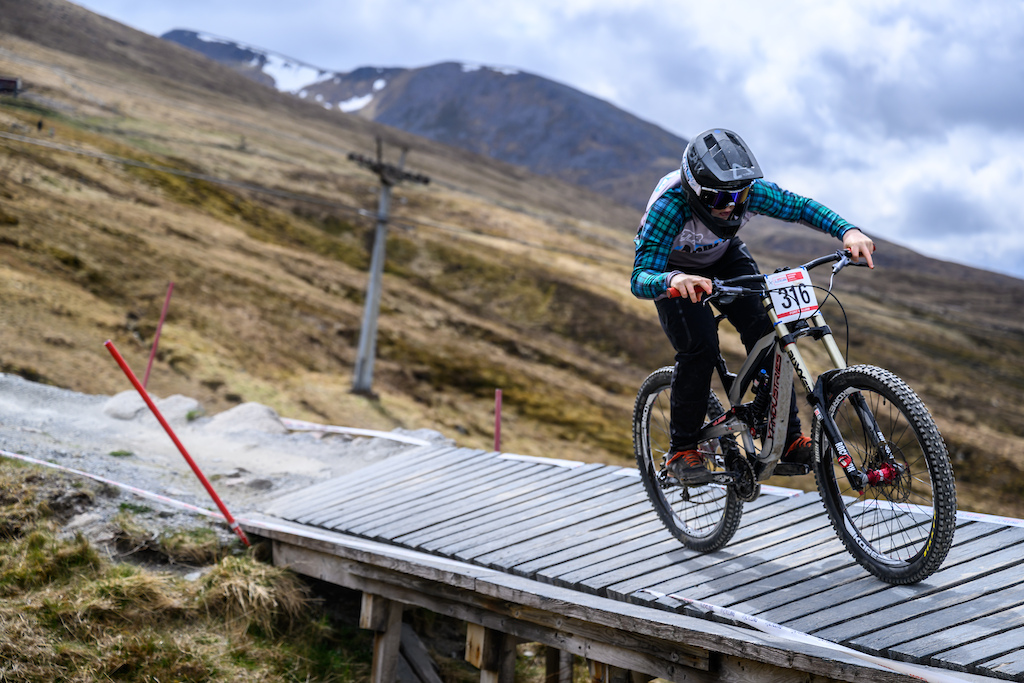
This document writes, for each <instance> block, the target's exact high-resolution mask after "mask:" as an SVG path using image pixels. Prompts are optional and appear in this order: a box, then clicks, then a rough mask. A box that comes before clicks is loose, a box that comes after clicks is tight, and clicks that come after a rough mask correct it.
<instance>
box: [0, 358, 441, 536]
mask: <svg viewBox="0 0 1024 683" xmlns="http://www.w3.org/2000/svg"><path fill="white" fill-rule="evenodd" d="M155 403H156V405H157V407H158V408H159V410H160V411H161V413H162V414H163V416H164V418H165V419H166V420H167V421H168V423H170V425H171V426H172V428H173V429H174V430H175V433H176V434H177V436H178V438H179V439H180V441H181V442H182V444H183V445H184V446H185V448H186V449H187V450H188V452H189V454H190V455H191V456H192V458H193V459H194V460H195V462H196V464H197V465H198V466H199V467H200V468H201V469H202V470H203V473H204V474H205V475H206V477H207V478H208V479H209V480H210V481H211V483H212V484H213V486H214V488H215V489H216V490H217V492H218V494H219V495H220V496H221V498H222V499H223V500H224V502H225V504H226V505H227V507H228V509H229V510H230V511H231V513H232V514H233V515H234V516H236V517H239V516H244V515H245V513H246V512H258V511H260V509H261V507H263V506H264V504H265V503H266V502H268V501H270V500H271V499H273V498H276V497H277V496H280V495H283V494H284V493H287V492H289V491H293V490H296V489H300V488H302V487H304V486H308V485H311V484H313V483H315V482H319V481H323V480H325V479H329V478H333V477H338V476H341V475H343V474H345V473H348V472H352V471H354V470H357V469H359V468H361V467H365V466H366V465H369V464H371V463H375V462H379V461H381V460H383V459H386V458H389V457H391V456H392V455H395V454H397V453H401V452H403V451H405V450H407V449H410V448H417V447H418V446H415V445H411V444H409V443H403V442H399V441H394V440H391V439H386V438H367V437H355V438H352V437H350V436H347V435H342V434H320V433H316V432H289V431H288V430H287V429H286V428H285V426H284V425H283V424H282V422H281V419H280V417H279V416H278V415H277V413H275V412H274V410H272V409H271V408H269V407H267V406H264V405H260V404H258V403H244V404H241V405H239V406H237V407H235V408H232V409H230V410H227V411H224V412H222V413H219V414H217V415H213V416H209V417H206V416H201V414H202V406H200V405H199V403H198V402H196V401H195V400H194V399H191V398H188V397H185V396H180V395H176V396H170V397H167V398H163V399H156V400H155ZM197 416H198V417H197ZM395 434H401V435H405V436H412V437H416V438H418V439H421V440H423V441H426V442H430V443H446V442H448V440H447V439H445V437H444V436H443V435H442V434H440V433H438V432H436V431H433V430H428V429H421V430H415V431H408V430H396V431H395ZM0 449H3V450H5V451H10V452H12V453H17V454H21V455H26V456H29V457H31V458H35V459H37V460H42V461H46V462H51V463H53V464H55V465H59V466H61V467H66V468H71V469H75V470H80V471H83V472H88V473H90V474H93V475H96V476H99V477H103V478H105V479H109V480H113V481H115V482H119V483H122V484H126V485H129V486H134V487H136V488H140V489H143V490H145V491H149V492H152V493H155V494H158V495H161V496H167V497H169V498H173V499H175V500H180V501H182V502H185V503H188V504H191V505H197V506H199V507H203V508H208V509H215V507H214V504H213V502H212V501H211V500H210V497H209V496H208V495H207V493H206V491H205V489H203V487H202V485H201V484H200V482H199V481H198V479H197V478H196V477H195V475H194V474H193V473H192V471H191V469H190V468H189V466H188V464H187V463H186V461H185V459H184V458H183V457H182V456H181V454H180V453H179V452H178V450H177V448H176V447H175V446H174V444H173V443H172V441H171V440H170V438H169V437H168V436H167V434H166V433H165V432H164V430H163V428H162V427H161V426H160V425H159V423H158V422H157V420H156V419H155V418H154V417H153V415H152V414H151V413H150V411H149V410H148V409H147V408H146V406H145V404H144V403H143V401H142V398H141V397H140V396H139V395H138V394H137V393H136V392H135V391H127V392H123V393H120V394H117V395H116V396H113V397H111V396H92V395H87V394H80V393H77V392H73V391H68V390H65V389H59V388H56V387H52V386H48V385H44V384H36V383H33V382H30V381H27V380H25V379H22V378H21V377H18V376H16V375H8V374H0ZM100 490H101V491H102V494H103V495H101V496H98V497H96V500H95V501H93V502H94V504H93V505H92V506H83V509H82V510H81V511H79V512H78V514H76V515H74V516H72V517H71V519H70V520H69V522H68V524H67V525H66V527H65V531H67V532H68V533H71V532H74V531H82V532H83V533H85V534H86V535H87V536H89V537H90V538H91V539H92V540H94V541H97V542H104V541H106V540H109V539H108V538H107V535H109V521H110V518H111V517H112V516H113V515H114V514H116V513H117V512H118V511H119V510H120V509H122V508H123V507H124V505H123V504H124V503H128V502H132V503H134V504H138V505H141V504H145V506H147V507H150V508H154V509H155V514H157V515H159V516H160V517H161V518H163V519H164V520H165V521H164V524H165V525H167V526H168V527H171V526H175V525H188V524H189V523H190V521H189V518H190V517H194V515H193V514H192V513H185V512H182V511H181V510H179V509H177V508H175V507H173V506H165V505H162V504H159V503H154V502H153V501H151V500H144V499H140V498H139V497H138V496H136V495H134V494H132V493H128V492H126V491H124V490H113V489H111V488H110V487H101V489H100ZM86 508H87V509H86ZM165 508H166V509H165Z"/></svg>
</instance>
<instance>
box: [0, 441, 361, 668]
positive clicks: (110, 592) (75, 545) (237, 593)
mask: <svg viewBox="0 0 1024 683" xmlns="http://www.w3.org/2000/svg"><path fill="white" fill-rule="evenodd" d="M73 484H74V482H73V481H72V480H69V479H67V478H66V477H63V476H62V475H58V474H53V473H51V472H48V471H47V472H43V473H40V472H37V471H35V470H34V469H33V468H29V467H21V466H17V465H13V464H11V463H10V462H7V461H4V462H2V463H0V490H5V491H10V490H17V491H19V492H20V494H21V499H20V500H19V501H18V502H14V501H11V500H10V499H6V500H5V501H3V502H0V522H3V523H6V522H7V521H8V516H9V515H10V517H13V518H14V519H15V520H20V522H21V526H20V527H19V530H18V531H16V532H12V533H6V534H4V535H3V537H2V538H0V595H2V597H3V601H2V602H3V604H2V605H0V681H31V682H35V681H38V682H43V681H54V680H64V681H95V680H109V679H115V680H124V681H139V682H142V681H158V680H159V681H172V680H173V681H189V682H196V683H199V682H207V681H209V682H212V681H294V680H322V681H360V680H364V679H365V677H366V675H367V673H368V657H369V640H368V639H367V636H365V634H363V633H362V632H360V631H358V629H357V628H356V627H355V626H354V625H352V626H349V625H347V624H345V623H343V622H338V621H336V620H332V619H330V618H328V616H327V615H326V613H325V611H324V607H325V605H324V604H323V603H322V602H321V601H319V600H317V599H315V598H314V596H313V595H312V593H311V592H310V589H309V587H308V586H307V585H306V584H304V583H303V582H302V581H300V580H299V579H298V578H297V577H295V576H294V575H292V574H291V573H289V572H287V571H285V570H282V569H278V568H276V567H272V566H269V565H267V564H264V563H263V562H261V561H259V560H258V559H257V558H256V557H255V555H254V553H253V552H247V553H243V552H242V551H241V549H239V548H237V547H224V548H221V549H220V553H219V554H220V556H221V558H222V559H220V561H219V562H217V563H215V564H212V565H208V566H207V567H206V568H205V569H204V572H205V573H204V575H203V577H202V578H201V579H200V580H186V579H185V578H182V575H181V573H180V572H172V571H170V569H171V568H172V566H171V565H166V567H167V568H166V569H159V568H157V569H152V568H149V569H147V568H146V567H144V566H137V565H134V564H126V563H123V562H114V561H111V560H110V559H108V558H107V553H106V552H100V551H99V550H98V549H96V548H94V547H93V546H92V545H90V543H89V542H88V541H87V540H85V539H84V538H81V537H76V538H64V537H62V536H60V535H59V533H58V530H59V521H60V520H59V518H58V517H55V516H54V513H53V512H52V510H50V509H49V506H48V505H47V504H46V501H47V499H48V498H52V497H54V496H55V495H56V494H57V493H58V492H60V491H63V490H66V489H67V488H69V487H72V486H73ZM33 506H34V507H35V509H36V510H37V514H36V515H34V516H31V515H26V514H25V509H26V508H27V507H33ZM27 517H31V519H29V520H28V521H26V518H27ZM5 528H7V529H13V528H14V527H13V526H12V525H10V524H7V525H6V526H5ZM129 558H131V556H129Z"/></svg>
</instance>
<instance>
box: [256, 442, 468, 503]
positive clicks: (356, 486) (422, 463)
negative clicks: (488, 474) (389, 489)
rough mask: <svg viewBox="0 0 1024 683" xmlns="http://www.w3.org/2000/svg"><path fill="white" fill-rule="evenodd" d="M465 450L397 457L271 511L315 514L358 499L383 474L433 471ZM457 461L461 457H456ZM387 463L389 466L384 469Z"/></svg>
mask: <svg viewBox="0 0 1024 683" xmlns="http://www.w3.org/2000/svg"><path fill="white" fill-rule="evenodd" d="M461 450H463V449H458V448H454V447H451V446H444V447H438V448H433V449H428V450H425V451H424V452H421V453H418V454H417V455H416V456H415V457H406V456H404V455H398V456H395V457H394V458H388V459H387V460H386V461H384V462H380V463H376V464H373V465H369V466H367V467H363V468H360V469H358V470H356V471H355V472H350V473H349V474H346V475H343V476H340V477H335V478H334V479H330V480H328V481H326V482H323V483H321V484H316V485H314V486H311V487H309V488H308V489H305V490H304V491H302V492H296V494H295V495H290V496H285V497H282V498H281V499H278V500H276V501H274V502H273V504H272V505H271V506H270V508H269V509H270V510H271V511H273V514H275V515H278V516H283V515H285V514H292V515H302V514H304V513H307V512H309V511H315V510H317V509H319V508H320V507H322V506H323V505H325V504H328V503H330V502H332V501H334V500H337V499H346V498H350V497H351V496H353V495H355V494H356V492H357V491H359V490H360V489H361V487H363V486H365V485H367V484H368V483H375V482H378V481H379V480H380V479H381V475H382V473H383V472H385V471H387V470H388V469H389V468H396V470H398V471H418V470H421V469H423V468H425V467H430V466H431V465H432V463H435V462H436V461H438V460H439V459H442V458H446V457H450V456H452V455H453V454H459V453H460V451H461ZM456 457H462V456H461V455H456ZM385 463H386V464H387V466H385Z"/></svg>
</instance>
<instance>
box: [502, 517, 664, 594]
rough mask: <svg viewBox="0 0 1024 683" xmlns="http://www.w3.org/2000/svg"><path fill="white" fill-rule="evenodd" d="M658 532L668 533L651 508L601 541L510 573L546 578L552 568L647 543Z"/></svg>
mask: <svg viewBox="0 0 1024 683" xmlns="http://www.w3.org/2000/svg"><path fill="white" fill-rule="evenodd" d="M658 530H664V527H663V526H662V524H661V520H659V519H658V518H657V517H656V516H655V515H654V512H652V511H651V510H650V509H649V508H648V509H645V510H644V512H643V514H642V515H641V516H639V517H633V518H630V519H628V520H625V521H622V522H619V523H617V524H614V525H612V526H609V527H607V528H606V529H605V530H604V531H605V533H604V535H603V536H601V537H598V538H594V539H591V540H589V541H586V542H584V543H580V544H578V545H572V546H569V547H567V548H562V549H561V550H559V551H557V552H554V553H549V554H547V555H543V556H541V557H536V558H531V559H529V560H527V561H525V562H521V563H519V564H514V565H512V566H511V567H509V569H510V570H511V571H512V572H514V573H516V574H519V575H520V576H529V577H533V576H538V575H539V574H541V575H542V574H545V573H546V570H548V569H549V568H551V567H555V566H557V565H560V564H562V563H563V562H570V561H573V560H578V559H580V558H586V557H590V556H591V555H592V554H594V553H598V552H600V551H603V550H609V549H612V548H617V547H619V546H620V545H622V544H624V543H627V542H630V541H634V540H636V539H643V538H645V537H646V536H648V535H649V534H651V533H653V532H655V531H658Z"/></svg>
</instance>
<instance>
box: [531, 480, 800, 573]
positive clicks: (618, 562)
mask: <svg viewBox="0 0 1024 683" xmlns="http://www.w3.org/2000/svg"><path fill="white" fill-rule="evenodd" d="M817 502H818V500H817V499H816V498H810V497H805V496H798V497H795V498H790V499H785V500H780V501H778V502H776V503H775V504H774V505H771V506H766V507H763V508H760V509H757V510H754V511H753V513H752V514H751V515H750V516H749V517H747V516H744V519H743V521H742V522H741V526H740V529H739V530H738V531H737V532H736V536H734V537H733V542H734V543H738V542H742V541H743V540H745V539H748V538H751V537H754V536H757V535H758V534H759V533H760V530H759V525H760V524H761V523H763V522H766V521H767V520H773V519H774V520H778V519H779V518H781V517H782V516H784V515H786V514H787V513H792V512H794V511H796V510H802V509H804V508H805V507H807V506H810V505H813V504H815V503H817ZM673 551H678V552H675V553H674V554H673V556H672V558H666V557H665V554H666V553H668V552H673ZM728 552H729V551H728V546H727V548H726V549H725V550H723V551H721V553H713V554H702V553H695V552H692V551H688V550H686V549H685V548H684V547H683V546H682V544H681V543H679V541H677V540H676V539H675V538H673V537H672V536H671V535H670V534H669V533H668V531H667V530H664V529H663V531H662V532H661V533H656V534H652V535H651V537H650V538H648V539H644V540H642V541H639V542H636V543H628V544H626V545H625V546H622V547H617V548H614V549H612V550H610V551H609V552H607V553H598V554H595V555H593V556H591V557H584V558H581V559H580V560H577V561H572V562H567V563H565V564H563V565H560V566H557V567H551V568H549V569H547V570H545V571H544V572H543V577H544V580H546V581H550V582H551V583H554V584H556V585H563V586H569V587H574V588H577V589H579V590H586V591H588V592H594V591H598V590H602V589H603V588H605V587H606V586H608V585H610V584H609V582H608V581H607V580H606V579H602V580H599V581H591V580H592V579H594V577H598V576H602V575H605V574H609V573H611V572H615V571H619V570H622V569H623V568H626V567H629V568H630V569H629V570H627V574H628V576H625V577H623V578H622V579H618V581H621V580H624V579H628V578H633V577H634V576H641V575H643V576H647V575H649V574H653V573H654V572H656V571H657V570H658V569H659V568H664V567H671V566H673V565H675V564H676V563H678V562H682V561H685V560H687V559H688V558H690V559H693V558H705V559H704V560H697V561H698V562H700V561H704V562H707V563H709V564H710V563H716V562H720V561H722V560H723V559H724V558H727V557H729V556H730V555H728V554H725V553H728ZM592 559H596V560H597V561H591V560H592ZM651 560H655V563H654V565H652V566H642V567H641V566H640V564H641V563H642V562H645V561H651ZM632 569H636V573H635V574H633V573H632ZM618 581H612V582H611V583H617V582H618ZM645 587H646V586H645Z"/></svg>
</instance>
